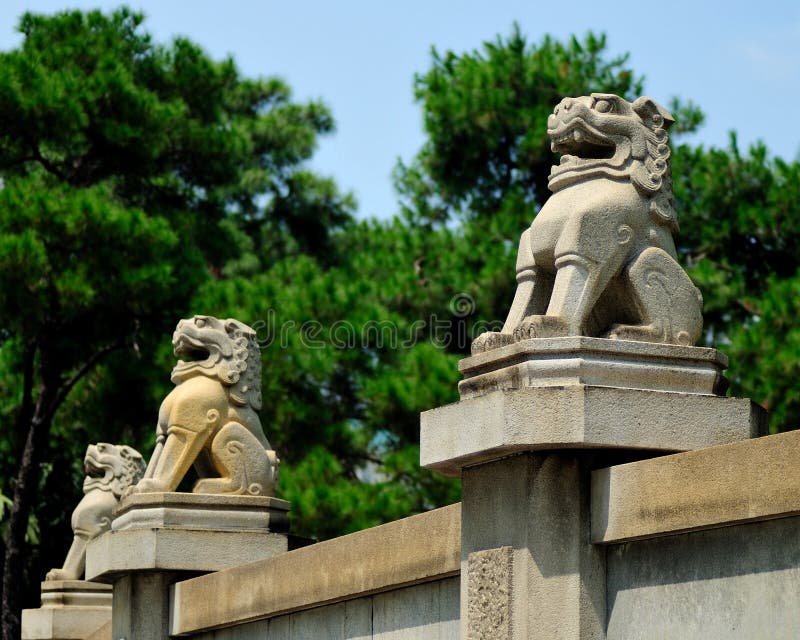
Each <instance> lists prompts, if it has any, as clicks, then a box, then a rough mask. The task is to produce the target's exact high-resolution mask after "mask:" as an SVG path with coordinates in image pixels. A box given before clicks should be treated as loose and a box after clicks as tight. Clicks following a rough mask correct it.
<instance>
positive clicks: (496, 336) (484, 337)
mask: <svg viewBox="0 0 800 640" xmlns="http://www.w3.org/2000/svg"><path fill="white" fill-rule="evenodd" d="M513 343H514V336H512V335H511V334H510V333H499V332H498V331H487V332H486V333H482V334H481V335H479V336H478V337H477V338H475V339H474V340H473V341H472V346H471V348H470V351H471V353H472V355H473V356H474V355H477V354H479V353H484V352H486V351H492V350H493V349H499V348H500V347H505V346H506V345H507V344H513Z"/></svg>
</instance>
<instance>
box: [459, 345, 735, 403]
mask: <svg viewBox="0 0 800 640" xmlns="http://www.w3.org/2000/svg"><path fill="white" fill-rule="evenodd" d="M727 366H728V358H727V357H726V356H725V355H724V354H723V353H720V352H719V351H717V350H716V349H709V348H705V347H685V346H679V345H671V344H657V343H651V342H634V341H631V340H609V339H605V338H587V337H583V336H572V337H565V338H532V339H529V340H524V341H521V342H517V343H514V344H511V345H507V346H505V347H501V348H499V349H494V350H492V351H488V352H486V353H480V354H477V355H474V356H471V357H469V358H464V359H463V360H461V361H460V362H459V364H458V369H459V371H460V372H461V373H462V375H463V376H464V380H462V381H461V382H459V385H458V390H459V394H460V397H461V398H462V399H467V398H473V397H477V396H481V395H485V394H487V393H491V392H493V391H497V390H503V389H518V388H524V387H543V386H564V385H580V384H586V385H595V386H612V387H625V388H633V389H649V390H654V391H675V392H680V393H700V394H710V395H724V393H725V391H726V389H727V384H728V383H727V381H726V380H725V377H724V376H723V371H724V370H725V369H726V368H727Z"/></svg>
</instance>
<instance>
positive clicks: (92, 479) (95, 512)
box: [45, 442, 145, 580]
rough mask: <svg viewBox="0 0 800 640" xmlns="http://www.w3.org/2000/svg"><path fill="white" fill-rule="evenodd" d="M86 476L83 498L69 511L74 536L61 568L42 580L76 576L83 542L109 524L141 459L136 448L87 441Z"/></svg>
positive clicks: (138, 475)
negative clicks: (88, 443)
mask: <svg viewBox="0 0 800 640" xmlns="http://www.w3.org/2000/svg"><path fill="white" fill-rule="evenodd" d="M83 469H84V471H85V472H86V478H85V479H84V481H83V493H84V496H83V499H82V500H81V501H80V502H79V503H78V506H77V507H75V511H73V512H72V531H73V533H74V534H75V537H74V539H73V541H72V546H71V547H70V549H69V552H68V553H67V557H66V559H65V560H64V566H63V567H62V568H61V569H52V570H51V571H49V572H48V573H47V577H46V578H45V580H80V579H82V578H83V574H84V569H85V568H86V543H87V542H89V540H92V539H93V538H96V537H97V536H99V535H100V534H101V533H103V532H105V531H108V530H109V529H110V528H111V511H112V510H113V509H114V507H116V506H117V503H118V502H119V499H120V497H121V496H122V494H123V493H124V492H125V490H126V489H127V488H128V487H130V486H132V485H134V484H136V482H138V481H139V479H140V478H141V477H142V474H143V473H144V469H145V464H144V459H143V458H142V456H141V455H140V454H139V452H138V451H136V449H132V448H131V447H128V446H125V445H114V444H108V443H106V442H98V443H97V444H90V445H89V446H88V448H87V449H86V457H85V458H84V459H83Z"/></svg>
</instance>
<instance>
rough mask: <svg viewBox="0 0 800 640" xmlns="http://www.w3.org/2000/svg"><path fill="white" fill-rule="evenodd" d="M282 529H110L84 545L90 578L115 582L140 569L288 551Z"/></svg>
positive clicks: (193, 567)
mask: <svg viewBox="0 0 800 640" xmlns="http://www.w3.org/2000/svg"><path fill="white" fill-rule="evenodd" d="M287 549H288V538H287V536H286V535H285V534H282V533H271V532H269V531H265V530H262V531H253V530H224V529H222V530H221V529H215V530H205V529H188V528H183V527H165V528H130V529H124V530H120V531H113V530H112V531H107V532H106V533H104V534H103V535H101V536H98V537H97V538H95V539H94V540H91V541H89V544H88V545H87V546H86V577H87V578H88V579H89V580H97V581H100V582H113V581H114V579H115V578H116V577H118V576H120V575H123V574H127V573H133V572H140V571H193V572H208V571H219V570H220V569H227V568H228V567H235V566H238V565H240V564H247V563H248V562H253V561H254V560H260V559H263V558H270V557H272V556H275V555H278V554H281V553H285V552H286V550H287Z"/></svg>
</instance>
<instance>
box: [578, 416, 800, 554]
mask: <svg viewBox="0 0 800 640" xmlns="http://www.w3.org/2000/svg"><path fill="white" fill-rule="evenodd" d="M798 460H800V431H792V432H789V433H783V434H779V435H773V436H766V437H764V438H758V439H756V440H750V441H745V442H737V443H734V444H728V445H724V446H719V447H711V448H709V449H703V450H701V451H691V452H688V453H680V454H676V455H672V456H665V457H662V458H655V459H652V460H642V461H641V462H633V463H630V464H623V465H618V466H614V467H608V468H605V469H599V470H597V471H594V472H593V474H592V540H594V541H595V542H600V543H610V542H622V541H626V540H635V539H637V538H648V537H654V536H661V535H667V534H674V533H679V532H683V531H691V530H693V529H704V528H711V527H723V526H730V525H734V524H740V523H742V522H749V521H753V520H765V519H769V518H781V517H786V516H791V515H797V514H800V465H798Z"/></svg>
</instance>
